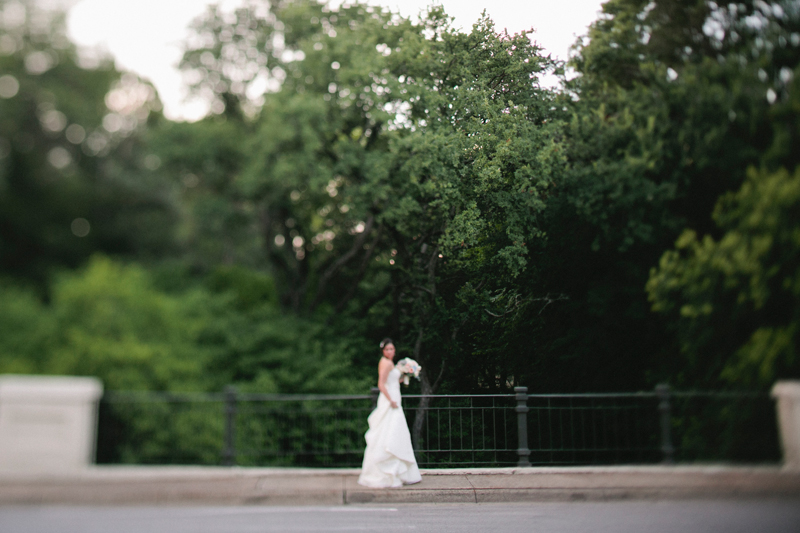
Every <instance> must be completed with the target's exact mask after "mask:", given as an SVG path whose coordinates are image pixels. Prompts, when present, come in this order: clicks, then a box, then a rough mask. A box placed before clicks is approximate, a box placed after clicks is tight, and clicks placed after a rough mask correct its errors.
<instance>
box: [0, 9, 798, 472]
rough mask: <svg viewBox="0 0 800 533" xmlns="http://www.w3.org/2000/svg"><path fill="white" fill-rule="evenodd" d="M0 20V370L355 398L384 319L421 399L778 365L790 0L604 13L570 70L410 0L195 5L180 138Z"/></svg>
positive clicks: (785, 276)
mask: <svg viewBox="0 0 800 533" xmlns="http://www.w3.org/2000/svg"><path fill="white" fill-rule="evenodd" d="M11 5H12V3H11V2H8V1H7V0H1V1H0V9H3V10H8V9H11V7H9V6H11ZM14 5H15V6H19V4H16V3H15V4H14ZM14 9H18V8H17V7H14ZM4 13H5V11H4ZM2 21H3V22H2V24H3V27H2V36H0V332H2V334H0V372H3V373H45V374H47V373H62V374H81V375H95V376H98V377H100V378H101V379H102V380H103V382H104V384H105V387H106V388H107V389H108V390H149V391H162V392H169V391H172V392H175V391H220V390H222V388H223V387H224V386H226V385H229V384H233V385H235V386H237V387H238V388H239V389H240V390H243V391H252V392H275V393H299V392H308V393H325V392H337V393H366V392H367V391H368V389H369V387H370V386H371V384H372V383H373V381H374V364H375V359H376V358H377V357H378V350H377V348H376V347H377V344H378V341H379V340H380V339H381V338H383V337H386V336H390V337H392V338H394V339H395V341H396V343H397V347H398V351H399V356H401V357H402V356H411V357H414V358H415V359H417V360H418V361H420V363H421V364H422V365H423V367H424V368H425V370H426V371H425V372H424V374H423V379H422V381H421V382H420V385H419V387H420V388H419V389H418V390H417V389H414V392H417V391H420V392H423V393H436V392H439V393H446V392H450V393H491V392H506V391H508V390H510V388H511V387H513V386H514V385H525V386H527V387H529V389H530V390H531V391H535V392H585V391H592V392H598V391H621V390H625V391H630V390H644V389H651V388H652V387H653V386H654V385H655V384H656V383H659V382H664V381H666V382H670V383H671V384H673V385H675V386H678V387H681V388H733V389H741V388H749V389H755V390H767V389H768V388H769V387H770V386H771V384H772V383H774V381H775V380H777V379H789V378H797V377H799V376H800V362H798V357H797V350H798V330H797V323H798V309H800V307H799V306H798V296H800V289H798V287H800V278H798V275H800V274H799V273H800V266H799V263H798V250H800V237H799V235H800V230H799V229H798V227H797V220H798V219H800V218H799V217H798V213H797V210H798V207H797V206H798V201H800V196H798V183H800V173H799V172H800V171H798V169H797V167H798V157H800V149H799V148H800V147H799V146H798V136H799V135H800V127H799V126H798V124H800V122H799V121H798V117H797V114H798V110H800V105H798V98H799V97H800V92H798V88H797V83H796V81H795V80H796V76H797V74H798V55H799V54H798V52H799V50H800V8H799V7H798V5H797V3H796V2H790V1H785V0H781V1H773V2H764V1H754V2H751V1H745V2H741V3H737V4H729V5H727V6H723V5H718V4H715V3H713V2H706V1H700V0H658V1H653V2H646V1H644V0H610V1H608V2H607V3H606V4H604V6H603V13H602V15H601V16H600V18H598V20H597V21H596V22H595V23H594V24H593V25H592V26H591V27H590V29H589V32H588V34H587V35H586V36H583V37H581V38H580V39H579V40H578V42H576V44H575V46H574V49H573V56H572V59H571V60H570V63H569V65H564V64H561V63H559V62H557V61H554V60H553V59H551V58H550V57H549V56H547V55H546V54H545V53H544V51H542V50H541V49H539V48H538V47H537V46H536V44H535V43H534V42H532V41H531V39H530V38H529V36H527V35H507V34H505V33H502V32H498V31H497V29H496V28H495V27H494V26H493V24H492V22H491V19H490V18H489V17H488V16H484V17H482V18H481V19H480V20H478V21H476V23H475V25H474V26H473V27H472V29H471V30H470V31H467V32H460V31H456V30H454V29H453V28H452V27H451V26H450V20H449V19H448V17H447V15H446V14H445V13H444V12H443V11H442V10H441V8H436V7H433V8H431V9H430V11H429V12H428V14H427V17H426V18H424V19H423V20H421V21H420V22H418V23H414V22H412V21H409V20H405V19H403V18H401V17H399V16H397V15H394V14H392V13H390V12H389V11H386V10H381V9H379V8H373V7H368V6H364V5H360V4H353V5H345V6H342V7H340V8H338V9H331V8H329V7H328V6H326V5H325V4H321V3H318V2H317V1H315V0H302V1H292V2H290V1H282V0H276V1H274V2H271V3H265V2H252V3H250V4H248V5H247V6H245V7H243V8H242V9H240V10H238V11H236V12H235V13H233V14H231V13H224V12H222V11H221V10H219V9H217V8H212V9H210V10H209V11H208V13H207V14H206V15H205V16H204V17H201V18H200V19H198V20H197V21H196V22H195V24H194V26H193V32H194V33H193V37H192V38H191V39H189V40H188V41H187V42H186V43H185V54H184V57H183V61H182V64H181V68H182V69H183V70H184V72H185V74H186V77H187V80H188V82H189V83H190V84H191V86H192V90H193V91H195V92H196V93H197V94H199V95H201V96H202V97H204V98H206V99H208V100H209V101H210V102H212V111H213V112H212V113H211V114H210V115H209V116H208V117H206V118H205V119H203V120H200V121H198V122H195V123H179V122H171V121H169V120H166V119H165V118H164V117H163V116H162V115H161V113H160V108H161V106H160V103H159V99H158V95H157V93H156V91H155V90H154V88H153V87H152V85H150V84H149V83H148V82H147V81H146V80H142V79H140V78H138V77H137V76H135V75H134V74H131V73H125V72H120V71H118V70H117V69H116V68H115V66H114V64H113V61H111V60H110V59H108V58H106V59H103V58H100V59H97V57H96V56H92V55H90V54H89V55H87V54H86V53H85V52H82V51H80V50H77V49H76V48H75V46H74V45H72V44H71V43H70V42H69V40H68V39H67V38H66V36H65V33H64V26H63V17H62V16H61V15H60V14H58V13H52V12H42V11H40V10H38V9H37V8H36V7H35V5H33V4H26V16H25V17H23V18H22V19H19V17H16V18H14V17H11V16H8V17H3V19H2ZM92 57H94V59H91V58H92ZM547 74H556V75H558V76H561V79H562V85H561V86H560V87H559V88H547V87H544V86H543V85H542V84H541V79H542V77H543V76H545V75H547ZM263 86H267V87H269V90H267V91H266V92H263V91H257V90H256V88H258V87H263ZM415 386H416V385H415ZM423 407H424V406H423ZM422 412H423V413H424V409H423V410H422ZM187 416H188V417H189V418H187V420H186V422H185V424H184V425H180V424H179V426H180V427H181V428H183V429H175V431H178V432H182V431H183V432H194V433H197V432H198V431H199V429H198V426H197V425H196V424H198V423H201V422H198V421H194V422H193V421H192V419H191V416H189V415H187ZM201 418H202V417H201ZM423 419H424V415H423V416H422V417H421V418H417V419H416V421H415V423H414V426H415V427H416V428H417V430H418V429H419V425H420V424H422V423H423ZM151 422H152V421H151ZM151 422H147V423H145V422H142V423H141V424H140V425H139V426H136V423H135V422H131V421H127V422H125V421H121V422H120V423H127V424H129V425H130V424H133V425H134V426H136V427H133V426H131V427H133V429H132V430H131V431H133V432H134V434H137V433H136V432H139V433H138V434H141V435H150V436H151V437H148V438H149V439H150V441H152V442H162V443H163V442H168V441H169V439H170V438H171V436H170V434H169V433H163V432H164V431H172V430H166V429H164V428H163V427H160V425H159V424H157V423H151ZM147 424H150V426H152V427H145V426H147ZM162 426H163V425H162ZM214 431H216V430H214ZM159 432H161V433H159ZM208 432H210V433H213V431H212V430H211V429H209V430H208ZM208 432H207V433H208ZM210 433H209V434H210ZM214 445H216V444H214ZM154 446H155V448H154V451H152V452H147V453H152V454H154V455H152V456H153V457H155V456H157V455H158V453H160V452H159V451H158V450H159V449H160V448H158V446H164V445H163V444H162V445H158V446H156V445H154ZM209 446H211V444H209ZM120 453H122V455H124V454H125V453H128V452H120ZM131 453H132V452H131ZM187 453H189V454H190V455H191V454H195V455H193V456H192V457H195V460H199V459H197V458H198V457H200V456H201V455H202V454H201V453H200V452H195V451H188V452H187ZM198 454H200V455H198Z"/></svg>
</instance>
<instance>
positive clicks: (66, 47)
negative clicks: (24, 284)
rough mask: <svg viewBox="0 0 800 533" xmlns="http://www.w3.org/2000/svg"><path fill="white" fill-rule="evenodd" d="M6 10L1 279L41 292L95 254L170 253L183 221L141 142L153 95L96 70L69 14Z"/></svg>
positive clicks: (0, 103)
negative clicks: (70, 29)
mask: <svg viewBox="0 0 800 533" xmlns="http://www.w3.org/2000/svg"><path fill="white" fill-rule="evenodd" d="M0 7H2V8H3V9H4V13H6V15H5V16H4V17H3V19H2V25H3V26H2V28H0V30H1V31H2V46H0V72H2V75H1V76H2V81H1V82H0V85H1V87H2V88H1V90H0V191H1V193H0V271H2V272H3V273H5V274H7V275H11V276H15V277H24V278H28V279H33V280H36V281H37V282H38V283H40V284H42V283H43V282H44V280H45V279H46V277H47V275H48V274H49V273H50V271H51V270H52V269H54V268H58V267H61V266H69V267H75V266H77V265H79V264H81V263H82V262H83V261H85V260H86V259H87V258H88V257H89V256H90V255H91V254H92V253H94V252H96V251H104V252H107V253H122V254H132V253H135V254H141V255H142V256H145V255H151V256H152V255H160V254H164V253H165V252H166V250H167V249H168V247H169V246H170V245H171V242H172V234H171V231H170V227H171V226H172V225H173V223H174V220H175V215H174V211H173V206H172V204H171V202H170V199H169V188H164V187H163V186H162V185H161V184H160V183H159V180H158V177H157V176H155V175H154V174H153V172H152V170H151V169H152V168H155V167H156V166H157V165H158V160H157V159H154V158H153V157H152V155H151V154H150V153H148V152H147V151H146V150H145V149H144V147H143V146H142V143H141V142H140V140H139V136H138V133H139V132H140V131H141V129H142V128H143V127H144V126H145V124H146V123H147V120H148V119H149V117H151V115H153V114H157V113H158V110H159V109H160V104H159V102H158V98H157V95H156V92H155V90H154V89H153V87H152V86H151V85H150V84H148V83H145V82H144V81H142V80H141V79H139V78H138V77H136V76H134V75H131V74H124V75H123V74H122V73H120V72H119V71H117V70H116V69H115V67H114V66H113V62H112V61H111V60H110V59H108V58H104V59H100V60H98V61H95V63H94V64H89V59H88V56H81V55H80V54H79V53H78V51H77V49H76V47H75V46H74V45H73V44H72V43H70V42H69V40H68V39H67V37H66V32H65V28H64V21H63V15H62V14H60V13H57V12H50V11H41V10H38V9H37V8H36V7H35V6H34V5H32V4H31V3H25V4H20V3H18V2H6V1H5V0H3V1H2V2H0Z"/></svg>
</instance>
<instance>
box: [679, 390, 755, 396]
mask: <svg viewBox="0 0 800 533" xmlns="http://www.w3.org/2000/svg"><path fill="white" fill-rule="evenodd" d="M670 394H671V395H672V396H675V397H678V398H691V397H702V398H769V397H770V395H769V392H765V391H699V390H688V391H670Z"/></svg>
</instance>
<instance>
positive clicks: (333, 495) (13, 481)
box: [0, 465, 800, 506]
mask: <svg viewBox="0 0 800 533" xmlns="http://www.w3.org/2000/svg"><path fill="white" fill-rule="evenodd" d="M358 474H359V470H358V469H291V468H237V467H230V468H226V467H175V466H169V467H126V466H108V467H106V466H102V467H100V466H96V467H92V468H90V469H87V470H84V471H80V472H74V473H71V474H70V473H63V474H60V475H57V476H54V475H38V476H37V475H27V476H23V475H19V474H18V475H16V476H10V475H4V476H2V477H0V505H56V504H58V505H291V506H295V505H325V506H336V505H347V504H365V503H376V504H402V503H499V502H503V503H510V502H556V501H560V502H565V501H611V500H625V499H685V498H792V499H800V472H798V471H788V470H782V469H780V468H777V467H731V466H724V465H705V466H621V467H547V468H537V467H528V468H477V469H448V470H425V469H423V470H422V475H423V479H422V482H421V483H419V484H416V485H410V486H406V487H401V488H398V489H369V488H365V487H361V486H360V485H358V484H357V477H358Z"/></svg>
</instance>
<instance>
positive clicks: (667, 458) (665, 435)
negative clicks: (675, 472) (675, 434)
mask: <svg viewBox="0 0 800 533" xmlns="http://www.w3.org/2000/svg"><path fill="white" fill-rule="evenodd" d="M656 395H657V396H658V399H659V402H658V411H659V414H660V419H661V452H662V453H663V454H664V457H663V459H662V460H661V462H662V463H664V464H672V463H674V462H675V448H674V447H673V446H672V406H671V404H670V390H669V385H668V384H666V383H660V384H658V385H656Z"/></svg>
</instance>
